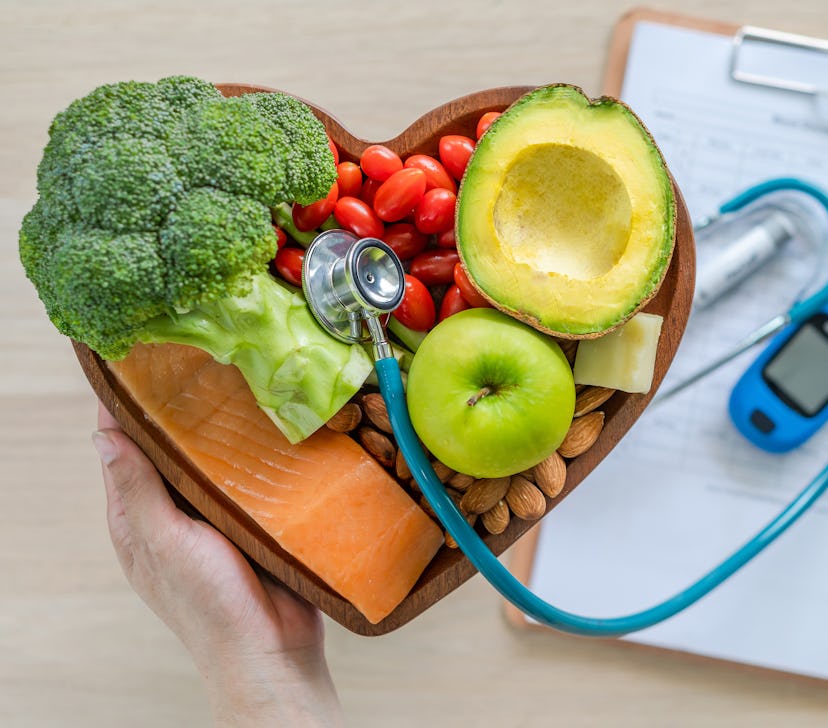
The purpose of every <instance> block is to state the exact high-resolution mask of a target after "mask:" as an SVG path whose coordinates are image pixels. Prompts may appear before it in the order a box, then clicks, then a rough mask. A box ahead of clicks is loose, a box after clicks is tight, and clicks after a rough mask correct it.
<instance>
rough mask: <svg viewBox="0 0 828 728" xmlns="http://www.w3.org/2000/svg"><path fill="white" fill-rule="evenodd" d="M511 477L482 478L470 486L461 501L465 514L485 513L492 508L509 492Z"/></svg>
mask: <svg viewBox="0 0 828 728" xmlns="http://www.w3.org/2000/svg"><path fill="white" fill-rule="evenodd" d="M509 480H510V478H509V477H505V478H480V479H479V480H475V481H474V483H472V484H471V485H470V486H469V489H468V490H467V491H466V492H465V493H464V494H463V500H461V501H460V508H461V509H462V510H463V511H464V512H465V513H485V512H486V511H488V510H489V509H490V508H492V507H493V506H494V505H495V503H497V502H498V501H499V500H500V499H501V498H503V497H505V495H506V491H507V490H509Z"/></svg>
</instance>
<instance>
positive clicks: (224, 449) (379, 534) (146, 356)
mask: <svg viewBox="0 0 828 728" xmlns="http://www.w3.org/2000/svg"><path fill="white" fill-rule="evenodd" d="M110 367H111V368H112V370H113V371H114V372H115V374H116V376H117V377H118V378H119V380H120V381H121V382H122V384H123V385H124V386H125V387H126V388H127V389H128V390H129V391H130V392H131V394H132V396H133V397H134V398H135V400H136V401H137V402H138V403H139V404H140V405H141V406H142V407H143V409H144V411H145V412H146V413H147V415H148V416H149V417H150V418H151V419H152V420H153V421H154V422H155V423H156V424H158V425H159V426H160V427H161V428H162V429H163V430H165V431H166V433H167V434H168V435H169V437H170V438H171V439H172V440H173V441H174V442H175V443H176V444H177V445H178V447H179V448H180V449H181V450H182V451H183V452H184V453H185V454H186V455H187V456H188V457H189V458H190V460H191V461H192V462H193V463H194V464H195V465H196V466H197V467H198V468H199V469H200V470H201V471H202V472H203V473H204V474H205V475H206V476H207V477H208V478H210V479H211V480H212V481H213V483H215V484H216V485H217V486H218V487H219V488H220V489H221V490H222V491H223V492H224V493H225V494H226V495H227V496H228V497H229V498H230V499H232V500H233V501H235V502H236V503H237V504H238V505H239V506H240V507H241V508H243V509H244V510H245V511H246V512H247V513H249V514H250V516H252V518H253V519H254V520H255V521H256V522H257V523H259V524H260V525H261V526H262V528H264V530H265V531H267V533H269V534H270V535H271V536H272V537H273V538H274V539H275V540H276V541H277V542H278V543H279V545H280V546H281V547H282V548H283V549H284V550H285V551H287V552H288V553H290V554H291V555H293V556H294V557H295V558H296V559H298V560H299V561H300V562H302V563H303V564H304V565H305V566H306V567H307V568H308V569H310V570H311V571H313V572H314V573H315V574H316V575H317V576H319V577H320V578H321V579H322V580H323V581H325V582H326V583H327V584H328V585H330V586H331V587H332V588H333V589H335V590H336V591H337V592H339V593H340V594H341V595H342V596H343V597H344V598H345V599H347V600H348V601H350V602H351V603H352V604H353V605H354V606H355V607H356V608H357V609H358V610H359V611H360V612H362V614H364V615H365V617H366V618H367V619H368V620H369V621H370V622H371V623H373V624H376V623H377V622H379V621H380V620H382V619H383V618H384V617H386V616H387V615H388V614H389V613H390V612H391V611H393V609H394V608H395V607H396V606H397V605H398V604H399V603H400V602H401V601H402V600H403V599H404V598H405V596H406V595H407V594H408V592H409V591H410V590H411V587H412V586H413V585H414V583H415V582H416V581H417V579H418V578H419V576H420V574H421V573H422V572H423V570H424V569H425V567H426V566H427V565H428V563H429V562H430V561H431V559H432V558H433V557H434V554H435V553H436V552H437V550H438V549H439V548H440V545H441V544H442V542H443V536H442V531H441V530H440V529H439V528H438V527H437V525H436V524H435V523H434V522H433V521H432V520H431V519H430V518H429V517H428V516H427V515H426V514H425V513H424V512H423V510H422V509H421V508H420V507H419V506H418V505H417V504H416V503H415V502H414V501H413V500H412V499H411V498H410V497H409V496H408V494H406V493H405V491H404V490H403V489H402V488H401V487H400V486H399V484H398V483H396V481H394V480H393V478H391V476H390V475H389V474H388V473H386V472H385V470H383V468H382V467H381V466H380V465H379V464H378V463H377V462H376V461H375V460H374V459H373V458H372V457H371V456H370V455H368V454H367V453H366V452H365V450H363V448H362V447H361V445H359V444H358V443H357V442H355V441H354V440H353V439H351V438H350V437H348V436H347V435H344V434H342V433H338V432H333V431H331V430H329V429H328V428H326V427H322V428H320V429H319V430H317V432H315V433H314V434H313V435H311V436H310V437H309V438H307V439H306V440H303V441H302V442H300V443H298V444H296V445H291V444H290V443H289V442H288V441H287V439H286V438H285V437H284V435H282V433H281V432H279V430H278V429H277V428H276V426H275V425H274V424H273V423H272V422H271V420H270V419H269V418H268V417H267V415H266V414H264V412H262V411H261V410H260V409H259V407H258V406H257V404H256V401H255V399H254V398H253V395H252V394H251V392H250V389H249V388H248V386H247V384H246V382H245V380H244V378H243V377H242V376H241V374H240V373H239V371H238V370H237V369H236V368H235V367H233V366H228V365H225V364H219V363H218V362H216V361H214V360H213V359H212V357H210V356H209V355H208V354H206V353H204V352H202V351H201V350H199V349H195V348H192V347H187V346H179V345H176V344H159V345H144V344H139V345H137V346H135V347H134V349H133V350H132V352H131V353H130V354H129V356H127V357H126V358H125V359H123V360H122V361H119V362H111V363H110Z"/></svg>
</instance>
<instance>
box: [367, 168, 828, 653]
mask: <svg viewBox="0 0 828 728" xmlns="http://www.w3.org/2000/svg"><path fill="white" fill-rule="evenodd" d="M778 190H798V191H801V192H805V193H806V194H809V195H811V196H812V197H815V198H816V199H817V200H818V201H819V202H821V203H822V204H823V205H824V206H825V208H826V210H828V197H826V195H825V193H823V192H822V190H821V189H819V188H818V187H816V186H814V185H812V184H810V183H808V182H805V181H803V180H800V179H797V178H790V177H783V178H778V179H773V180H769V181H767V182H765V183H762V184H759V185H756V186H754V187H751V188H750V189H748V190H746V191H745V192H743V193H742V194H740V195H738V196H737V197H734V198H733V199H732V200H730V201H729V202H727V203H725V204H724V205H723V206H722V207H721V208H720V212H721V213H723V214H724V213H727V212H732V211H734V210H738V209H739V208H741V207H744V206H745V205H747V204H749V203H750V202H752V201H754V200H755V199H757V198H759V197H761V196H762V195H765V194H768V193H770V192H775V191H778ZM826 295H828V287H826V288H825V289H823V291H821V292H819V294H817V295H814V296H812V297H811V298H810V299H808V300H807V301H802V302H799V303H797V304H795V305H794V307H793V308H792V309H791V311H789V312H788V315H789V316H790V318H791V320H797V319H799V318H803V317H807V315H810V312H811V309H813V308H814V307H817V308H818V307H819V305H821V303H822V302H823V300H824V298H825V296H826ZM818 304H819V305H818ZM375 366H376V371H377V377H378V379H379V386H380V392H381V393H382V396H383V399H384V400H385V404H386V408H387V409H388V415H389V419H390V421H391V426H392V428H393V430H394V435H395V436H396V438H397V443H398V445H399V447H400V449H401V450H402V453H403V455H404V457H405V461H406V463H407V464H408V467H409V469H410V470H411V473H412V475H413V477H414V478H415V480H416V481H417V484H418V485H419V486H420V490H421V491H422V493H423V495H424V496H425V497H426V500H427V501H428V502H429V504H430V505H431V507H432V509H433V510H434V512H435V513H436V514H437V517H438V518H439V519H440V521H441V523H442V524H443V525H444V526H445V528H446V530H447V531H448V533H450V534H451V535H452V537H453V538H454V540H455V541H456V542H457V545H458V546H459V547H460V549H461V550H462V551H463V552H464V553H465V555H466V556H467V557H468V559H469V561H470V562H471V563H472V564H473V565H474V567H475V568H476V569H477V570H478V571H479V572H480V573H481V574H482V575H483V576H484V577H485V578H486V579H487V580H488V581H489V583H490V584H491V585H492V586H493V587H494V588H495V589H496V590H497V591H498V592H500V594H501V595H502V596H503V597H504V598H506V599H507V600H508V601H509V602H511V603H512V604H513V605H514V606H516V607H517V608H518V609H520V610H521V611H522V612H523V613H524V614H526V615H527V616H529V617H531V618H533V619H535V620H536V621H538V622H539V623H541V624H544V625H546V626H548V627H552V628H554V629H557V630H560V631H562V632H568V633H570V634H577V635H583V636H589V637H619V636H621V635H625V634H628V633H630V632H636V631H639V630H642V629H646V628H648V627H652V626H653V625H655V624H658V623H659V622H663V621H664V620H666V619H669V618H670V617H673V616H675V615H676V614H678V613H679V612H681V611H682V610H684V609H686V608H687V607H689V606H691V605H692V604H694V603H695V602H697V601H698V600H699V599H701V598H702V597H704V596H705V595H707V594H709V593H710V592H711V591H712V590H713V589H715V588H716V587H717V586H719V585H720V584H721V583H722V582H723V581H725V580H726V579H729V578H730V577H731V576H733V574H735V573H736V572H737V571H738V570H739V569H741V568H742V567H743V566H745V565H746V564H747V563H748V562H749V561H750V560H751V559H753V558H754V557H755V556H757V555H758V554H759V553H760V552H762V551H763V550H764V549H765V548H767V547H768V546H770V544H772V543H773V542H774V541H775V540H776V539H777V538H779V536H781V535H782V534H783V533H784V532H785V531H787V530H788V528H789V527H790V526H792V525H793V524H794V523H795V522H796V521H797V520H798V519H799V518H801V517H802V515H803V514H804V513H805V512H806V511H807V510H808V509H809V508H810V507H811V506H812V505H814V503H816V501H817V500H818V499H819V498H820V496H822V494H823V493H825V491H826V489H828V465H826V466H825V467H824V468H823V469H822V471H821V472H820V473H819V474H818V475H817V476H816V477H815V478H814V479H813V480H812V481H811V482H810V483H809V484H808V485H807V486H806V487H805V488H804V489H803V490H802V491H801V492H800V493H799V494H798V495H797V496H796V497H795V498H794V499H793V500H792V501H791V502H790V503H789V504H788V505H787V506H786V507H785V508H783V509H782V511H780V512H779V513H778V514H777V515H776V517H774V518H773V519H772V520H771V521H770V522H769V523H768V524H767V525H766V526H765V527H764V528H763V529H761V530H760V531H759V532H758V533H756V534H755V535H754V536H753V537H752V538H750V539H749V540H748V541H747V542H745V543H744V544H743V545H742V546H741V547H740V548H738V549H737V550H736V551H735V552H733V553H732V554H731V555H730V556H728V557H727V558H726V559H725V560H724V561H722V562H721V563H720V564H718V565H717V566H715V567H714V568H712V569H711V570H710V571H709V572H707V573H706V574H705V575H704V576H702V577H701V578H700V579H698V580H697V581H695V582H694V583H693V584H691V585H690V586H688V587H687V588H686V589H684V590H682V591H680V592H678V593H677V594H675V595H673V596H672V597H669V598H668V599H665V600H664V601H663V602H661V603H659V604H656V605H655V606H653V607H650V608H648V609H644V610H642V611H640V612H635V613H633V614H628V615H625V616H621V617H610V618H599V617H585V616H582V615H578V614H573V613H571V612H567V611H564V610H562V609H559V608H558V607H555V606H553V605H551V604H549V603H548V602H546V601H544V600H543V599H541V598H540V597H539V596H537V595H536V594H534V593H533V592H532V591H531V590H530V589H528V588H527V587H526V586H524V585H523V584H522V583H521V582H520V581H518V579H516V578H515V577H514V576H513V575H512V574H511V573H510V572H509V570H508V569H507V568H506V567H505V566H503V564H502V563H501V562H500V561H499V560H498V559H497V557H496V556H495V555H494V554H493V553H492V552H491V550H490V549H489V548H488V546H486V544H485V542H484V541H483V539H481V538H480V536H479V535H478V534H477V532H476V531H475V530H474V528H472V526H470V525H469V523H468V522H467V521H466V519H465V517H464V516H463V515H462V514H461V513H460V511H459V510H458V508H457V506H456V505H455V504H454V501H452V500H451V498H449V497H448V495H447V494H446V491H445V488H444V486H443V484H442V483H441V482H440V480H439V478H438V477H437V475H436V474H435V473H434V469H433V468H432V466H431V463H430V462H429V460H428V458H427V457H426V455H425V453H424V452H423V449H422V447H421V446H420V442H419V439H418V438H417V435H416V434H415V432H414V428H413V426H412V424H411V419H410V417H409V415H408V407H407V403H406V397H405V390H404V388H403V383H402V376H401V375H400V368H399V364H398V363H397V361H396V359H394V358H393V357H388V358H380V359H378V360H377V361H376V363H375Z"/></svg>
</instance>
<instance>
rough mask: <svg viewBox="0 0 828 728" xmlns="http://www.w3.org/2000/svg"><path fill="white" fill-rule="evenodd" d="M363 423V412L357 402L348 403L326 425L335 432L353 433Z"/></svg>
mask: <svg viewBox="0 0 828 728" xmlns="http://www.w3.org/2000/svg"><path fill="white" fill-rule="evenodd" d="M361 421H362V410H361V409H360V408H359V405H358V404H356V403H355V402H348V403H347V404H344V405H342V408H341V409H340V410H339V412H337V413H336V414H335V415H334V416H333V417H331V419H329V420H328V421H327V422H326V423H325V424H326V425H327V426H328V428H329V429H331V430H333V431H334V432H351V430H354V429H356V426H357V425H358V424H359V423H360V422H361Z"/></svg>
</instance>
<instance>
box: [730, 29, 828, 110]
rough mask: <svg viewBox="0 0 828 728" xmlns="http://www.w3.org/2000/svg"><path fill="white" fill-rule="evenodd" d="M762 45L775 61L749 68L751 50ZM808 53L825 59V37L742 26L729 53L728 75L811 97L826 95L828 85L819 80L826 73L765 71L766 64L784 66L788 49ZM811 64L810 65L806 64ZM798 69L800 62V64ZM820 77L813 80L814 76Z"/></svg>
mask: <svg viewBox="0 0 828 728" xmlns="http://www.w3.org/2000/svg"><path fill="white" fill-rule="evenodd" d="M760 46H764V49H763V50H764V51H766V53H765V54H764V55H765V56H767V58H773V57H775V60H776V62H775V63H768V61H767V58H766V60H765V62H763V63H759V64H757V66H758V67H757V68H751V64H752V63H753V62H754V61H755V60H756V59H755V56H756V54H755V53H753V52H752V51H753V50H754V49H756V50H758V49H759V47H760ZM791 50H793V51H794V52H798V53H802V52H803V51H804V52H807V53H809V54H814V55H815V56H820V55H822V56H824V57H825V59H828V40H822V39H819V38H811V37H808V36H804V35H796V34H794V33H784V32H782V31H777V30H768V29H766V28H757V27H755V26H752V25H745V26H742V27H741V28H739V30H738V31H737V32H736V33H735V35H734V36H733V47H732V50H731V55H730V76H731V78H732V79H733V80H734V81H739V82H741V83H751V84H755V85H758V86H766V87H770V88H776V89H782V90H785V91H795V92H798V93H804V94H809V95H812V96H826V95H828V86H826V85H825V83H824V81H822V79H825V78H826V77H827V76H826V75H825V74H824V73H816V74H814V78H810V79H806V78H802V79H795V78H785V77H784V76H782V75H781V74H779V75H775V74H774V73H771V72H769V71H768V68H767V67H768V65H772V66H773V67H774V68H775V69H778V68H781V67H784V65H785V64H784V60H783V55H784V53H785V52H786V51H787V52H790V51H791ZM809 65H810V64H809ZM799 67H800V68H801V65H800V66H799ZM817 78H818V79H820V80H816V79H817Z"/></svg>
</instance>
